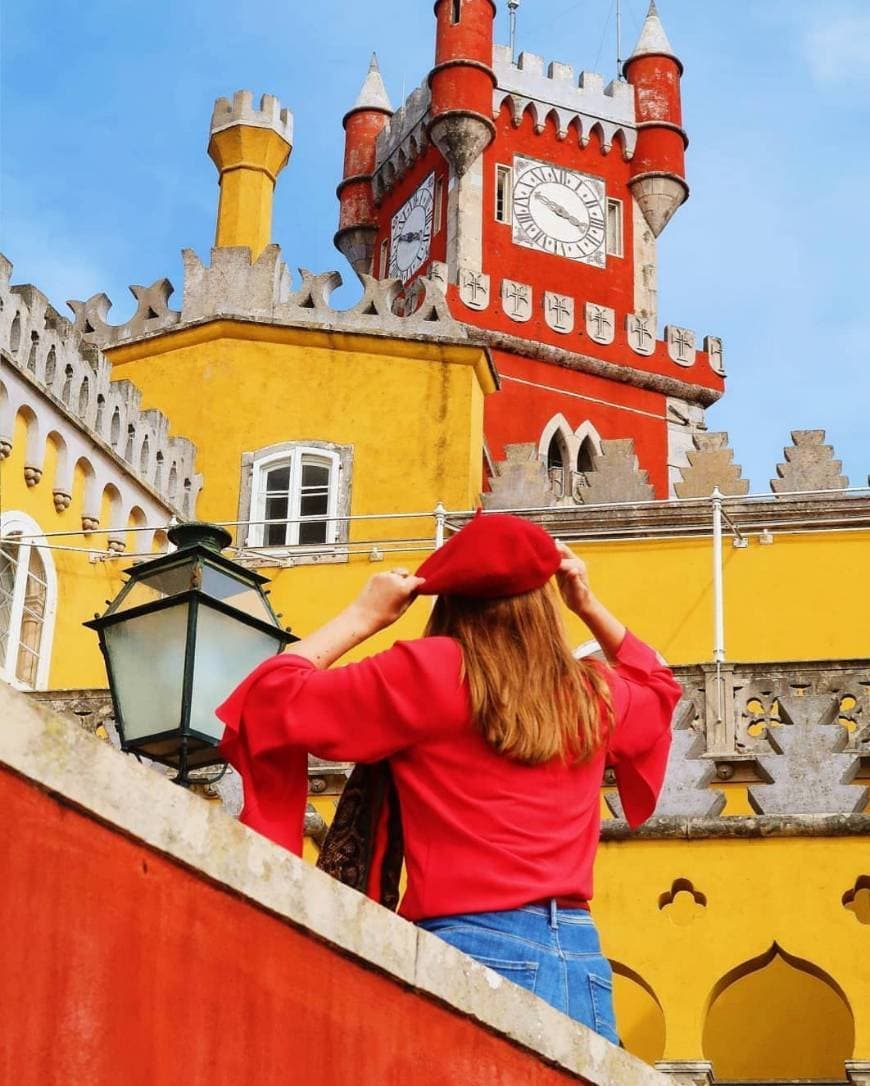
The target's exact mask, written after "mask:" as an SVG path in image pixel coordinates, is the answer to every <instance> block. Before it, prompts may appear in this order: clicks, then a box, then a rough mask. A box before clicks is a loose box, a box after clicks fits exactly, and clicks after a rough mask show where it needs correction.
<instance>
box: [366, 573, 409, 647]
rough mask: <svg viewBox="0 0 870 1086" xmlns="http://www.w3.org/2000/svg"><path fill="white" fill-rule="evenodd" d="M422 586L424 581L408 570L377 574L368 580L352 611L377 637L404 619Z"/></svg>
mask: <svg viewBox="0 0 870 1086" xmlns="http://www.w3.org/2000/svg"><path fill="white" fill-rule="evenodd" d="M421 584H423V578H422V577H414V576H413V575H412V574H411V573H409V572H408V571H407V570H406V569H394V570H390V571H389V572H385V573H376V574H375V575H374V577H370V578H369V580H368V582H367V584H366V586H365V588H364V589H363V590H362V592H361V593H360V594H359V596H358V597H357V599H356V600H355V602H354V603H353V604H352V607H353V608H354V609H355V610H356V611H357V612H358V613H359V614H360V615H361V616H362V617H363V620H364V622H365V623H366V624H367V625H368V626H370V627H371V631H372V632H373V633H376V632H377V631H378V630H383V629H385V628H386V627H387V626H391V625H392V624H393V623H394V622H395V621H396V620H397V619H399V618H401V617H402V615H403V614H404V613H405V611H407V610H408V608H409V607H410V605H411V603H412V602H413V600H414V594H415V593H416V591H417V589H418V588H419V587H420V585H421Z"/></svg>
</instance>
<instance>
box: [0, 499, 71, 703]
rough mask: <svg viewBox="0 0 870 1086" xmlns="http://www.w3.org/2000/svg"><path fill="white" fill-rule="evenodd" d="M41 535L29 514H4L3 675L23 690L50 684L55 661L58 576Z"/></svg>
mask: <svg viewBox="0 0 870 1086" xmlns="http://www.w3.org/2000/svg"><path fill="white" fill-rule="evenodd" d="M39 536H40V527H39V525H38V524H37V523H36V522H35V521H34V520H31V518H30V517H28V516H26V514H24V513H3V514H0V677H2V678H3V679H5V680H6V682H9V683H11V684H12V685H13V686H17V687H19V688H20V689H23V690H39V689H44V688H45V687H46V686H47V684H48V669H49V663H50V660H51V639H52V633H53V630H54V614H55V608H56V601H57V578H56V575H55V571H54V563H53V562H52V559H51V555H50V554H49V552H48V550H47V549H46V548H45V546H44V542H45V541H44V539H42V540H41V539H40V538H39ZM40 544H43V545H40Z"/></svg>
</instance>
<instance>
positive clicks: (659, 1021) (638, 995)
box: [610, 961, 665, 1064]
mask: <svg viewBox="0 0 870 1086" xmlns="http://www.w3.org/2000/svg"><path fill="white" fill-rule="evenodd" d="M610 964H611V965H612V966H613V999H614V1004H615V1007H616V1021H617V1022H618V1023H619V1035H620V1038H621V1040H622V1043H623V1045H624V1046H625V1048H626V1049H627V1050H628V1051H629V1052H630V1053H631V1054H632V1055H633V1056H637V1057H638V1059H641V1060H643V1061H644V1063H649V1064H654V1063H655V1062H656V1060H660V1059H661V1058H662V1056H663V1055H664V1051H665V1016H664V1013H663V1012H662V1008H661V1004H660V1003H659V1001H658V997H657V996H656V994H655V992H654V991H653V990H652V988H651V987H650V986H649V985H648V984H647V982H646V981H645V980H644V979H643V977H641V976H640V974H639V973H635V971H634V970H633V969H629V968H628V966H627V965H623V964H622V962H615V961H611V963H610Z"/></svg>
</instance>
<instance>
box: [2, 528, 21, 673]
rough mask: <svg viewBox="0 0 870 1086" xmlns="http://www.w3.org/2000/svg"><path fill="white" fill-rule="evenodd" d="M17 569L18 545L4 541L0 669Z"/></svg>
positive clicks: (6, 642)
mask: <svg viewBox="0 0 870 1086" xmlns="http://www.w3.org/2000/svg"><path fill="white" fill-rule="evenodd" d="M17 568H18V545H17V544H16V543H10V542H9V541H8V540H4V541H3V543H2V544H0V667H2V666H4V665H5V663H6V648H7V646H8V644H9V636H10V633H11V631H10V629H9V625H10V623H11V621H12V597H13V596H14V594H15V571H16V569H17Z"/></svg>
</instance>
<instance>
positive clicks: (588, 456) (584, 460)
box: [577, 437, 598, 474]
mask: <svg viewBox="0 0 870 1086" xmlns="http://www.w3.org/2000/svg"><path fill="white" fill-rule="evenodd" d="M597 451H598V450H597V449H596V448H595V442H594V441H593V440H592V438H591V437H584V438H583V440H582V441H581V442H580V448H579V449H578V450H577V470H578V471H581V472H583V473H584V474H585V473H586V472H587V471H592V470H593V468H594V466H595V454H596V452H597Z"/></svg>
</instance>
